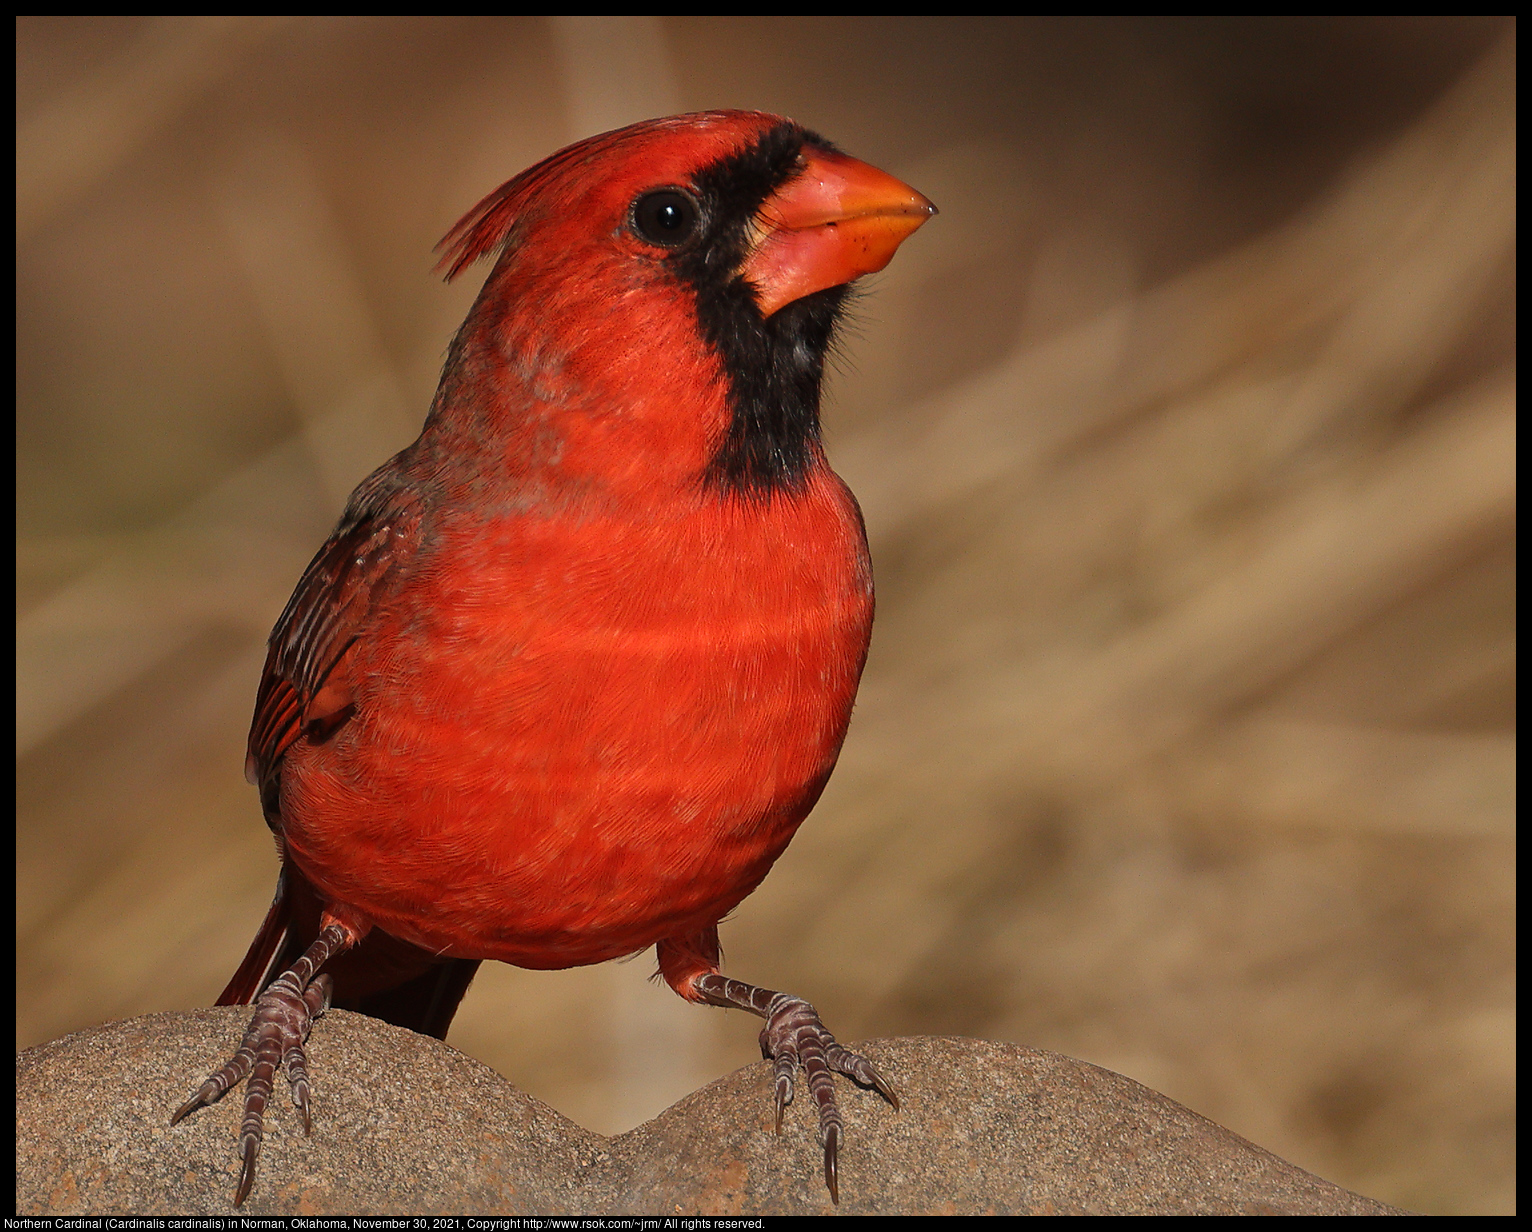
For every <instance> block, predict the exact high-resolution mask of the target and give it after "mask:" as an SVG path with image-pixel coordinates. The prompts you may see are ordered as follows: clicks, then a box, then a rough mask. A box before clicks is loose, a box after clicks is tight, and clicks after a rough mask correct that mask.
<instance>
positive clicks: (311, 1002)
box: [170, 925, 340, 1206]
mask: <svg viewBox="0 0 1532 1232" xmlns="http://www.w3.org/2000/svg"><path fill="white" fill-rule="evenodd" d="M332 931H333V932H335V933H336V934H337V935H336V936H333V937H332V936H331V935H330V934H331V932H332ZM339 933H340V930H339V929H338V928H337V927H335V926H333V925H332V926H331V927H330V928H327V929H326V930H325V931H324V932H323V933H321V934H320V938H319V940H318V941H316V942H315V943H314V944H313V945H312V946H311V947H309V949H308V950H307V951H306V952H305V953H304V955H303V957H302V958H300V959H299V960H298V961H297V962H295V963H294V964H293V965H292V966H291V967H289V968H288V969H287V970H286V971H284V972H283V973H282V974H281V975H280V976H279V977H277V979H276V980H275V981H274V982H273V983H272V984H271V985H269V986H268V987H267V989H266V991H265V992H263V993H262V994H261V995H260V997H259V998H258V999H257V1001H256V1003H255V1014H254V1015H253V1016H252V1017H251V1019H250V1026H249V1027H248V1028H247V1029H246V1031H245V1037H244V1039H242V1040H241V1041H240V1044H239V1048H238V1050H237V1051H236V1052H235V1053H234V1056H233V1057H231V1058H230V1060H229V1062H228V1064H227V1065H225V1066H224V1067H223V1068H222V1069H220V1070H218V1071H217V1072H216V1073H213V1074H210V1075H209V1076H208V1078H207V1080H206V1081H205V1082H203V1084H202V1085H201V1086H200V1087H198V1088H197V1090H196V1091H195V1092H193V1094H192V1097H191V1098H190V1099H189V1100H187V1101H186V1102H185V1103H184V1104H182V1105H181V1106H180V1108H178V1109H177V1110H176V1114H175V1115H174V1116H173V1117H171V1118H170V1123H171V1124H172V1125H175V1124H177V1123H178V1122H179V1121H181V1120H183V1119H184V1118H185V1117H188V1116H190V1115H191V1114H192V1113H193V1112H195V1111H196V1110H197V1109H198V1108H201V1107H203V1106H204V1105H205V1104H212V1103H216V1102H217V1101H218V1100H220V1099H222V1098H223V1097H224V1095H226V1094H227V1093H228V1092H229V1091H230V1090H231V1089H232V1088H234V1087H236V1086H238V1085H239V1084H240V1083H241V1082H242V1081H244V1080H245V1079H246V1078H247V1077H248V1078H249V1082H248V1083H247V1084H246V1086H245V1116H244V1120H243V1121H241V1122H240V1127H239V1155H240V1169H239V1185H238V1188H236V1189H235V1191H234V1205H235V1206H239V1205H240V1204H241V1203H242V1202H244V1200H245V1198H246V1197H247V1196H248V1195H249V1193H250V1186H251V1185H253V1184H254V1183H255V1161H256V1159H257V1157H258V1156H259V1155H260V1153H261V1138H262V1136H263V1134H264V1130H265V1117H266V1105H267V1103H268V1102H269V1101H270V1099H271V1092H272V1087H273V1085H274V1083H275V1080H276V1073H277V1066H278V1065H281V1066H282V1067H283V1068H284V1069H285V1070H286V1073H287V1081H288V1085H289V1086H290V1087H291V1088H292V1093H293V1103H294V1104H295V1105H296V1106H297V1108H298V1113H299V1115H300V1116H302V1118H303V1132H304V1133H305V1134H307V1133H308V1132H309V1129H310V1127H311V1126H312V1124H313V1120H312V1117H311V1115H310V1111H309V1071H308V1054H307V1052H306V1051H305V1050H304V1044H305V1043H306V1042H307V1041H308V1037H309V1031H310V1030H311V1029H312V1028H313V1025H314V1021H315V1019H317V1018H319V1017H320V1016H321V1015H323V1014H324V1012H325V1010H327V1009H329V1008H330V992H331V989H332V987H333V982H332V981H331V979H330V977H329V976H328V975H321V976H317V977H316V976H315V975H314V972H315V971H316V970H317V969H318V967H319V966H320V965H321V964H322V963H323V962H324V960H325V959H326V958H328V957H329V956H330V953H331V952H332V951H333V950H334V949H335V948H336V945H335V943H336V942H337V941H339V940H340V936H339V935H338V934H339Z"/></svg>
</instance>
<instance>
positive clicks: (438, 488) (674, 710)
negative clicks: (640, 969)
mask: <svg viewBox="0 0 1532 1232" xmlns="http://www.w3.org/2000/svg"><path fill="white" fill-rule="evenodd" d="M935 212H936V211H935V207H934V206H932V205H931V203H930V202H929V201H927V200H926V199H925V198H924V197H922V196H921V195H920V194H919V193H917V192H915V191H914V190H913V189H911V188H909V187H908V186H906V185H904V184H901V183H900V182H899V181H898V180H895V179H893V178H892V177H891V176H888V175H886V174H884V173H883V172H881V171H878V170H875V169H874V168H872V167H869V166H867V165H866V164H865V163H860V162H857V161H856V160H854V159H851V158H848V157H847V156H846V155H844V154H842V153H840V152H839V151H838V150H836V149H835V147H834V146H832V145H831V144H830V143H829V142H828V141H826V140H825V139H824V138H822V137H819V136H817V135H816V134H814V133H812V132H809V131H808V130H806V129H804V128H802V127H800V126H799V125H797V124H795V123H793V122H792V121H790V120H785V119H782V118H781V117H778V116H772V115H765V114H761V113H758V112H742V111H718V112H706V113H702V114H697V115H686V116H675V117H671V118H669V119H662V120H652V121H649V122H646V123H643V124H635V125H633V126H632V127H630V128H624V129H620V130H618V131H616V132H611V133H605V134H603V135H601V136H598V137H592V138H590V139H588V140H586V141H581V142H579V143H578V144H576V145H572V146H570V147H568V148H567V149H564V150H561V151H559V152H558V153H556V154H554V155H552V156H551V157H550V158H547V159H545V160H544V161H542V162H540V163H538V164H537V165H536V166H534V167H532V168H530V169H529V170H527V171H524V172H522V174H520V175H519V176H517V177H516V178H515V179H513V180H511V181H510V182H509V183H507V184H505V185H504V186H503V187H501V188H500V189H498V190H497V191H496V192H494V193H492V194H491V195H490V196H488V197H486V198H485V199H484V200H483V201H482V202H480V203H479V204H478V206H476V207H475V208H474V209H473V211H472V212H471V213H469V214H468V216H467V217H466V218H464V219H463V220H462V221H461V222H460V223H458V225H457V226H456V227H454V228H453V230H452V231H451V232H450V233H449V234H448V236H447V238H446V239H445V240H444V241H443V245H444V246H445V247H446V253H445V256H444V257H443V262H442V264H443V266H445V267H447V268H448V276H449V277H451V276H454V275H456V274H457V273H459V272H460V271H461V270H462V269H463V268H464V267H465V266H467V265H469V264H471V263H472V262H474V261H476V260H478V259H479V258H480V257H483V256H486V255H488V254H490V253H498V258H497V260H496V262H495V266H494V269H493V271H492V272H491V273H490V275H489V279H488V281H486V283H485V284H484V289H483V290H482V291H481V292H480V294H479V298H478V300H477V301H476V302H475V303H474V306H473V309H472V311H470V312H469V314H468V319H467V321H466V322H464V324H463V327H462V329H460V330H459V331H458V334H457V337H456V338H455V339H454V340H453V343H452V346H451V349H450V351H449V353H448V357H447V361H446V365H445V368H444V370H443V375H442V381H441V387H440V389H439V390H438V391H437V394H436V398H435V400H434V402H433V403H432V406H431V412H430V415H429V416H428V417H427V419H426V423H425V427H424V429H423V430H422V431H421V434H420V438H419V439H418V440H417V441H415V443H414V444H412V445H411V446H409V448H407V449H405V450H404V451H402V452H401V453H399V454H397V455H395V456H394V457H393V458H391V459H390V460H389V461H388V462H386V463H384V465H383V466H381V467H380V468H379V469H378V470H376V471H375V472H373V474H372V475H370V476H369V477H368V478H367V479H366V480H365V481H364V482H363V483H362V485H361V486H360V487H359V488H357V490H356V492H355V493H354V494H353V495H352V497H351V500H350V502H349V503H348V505H347V506H346V510H345V513H344V515H343V516H342V517H341V520H340V524H339V526H337V527H336V529H335V533H334V534H333V535H331V536H330V539H329V541H328V542H327V543H326V544H325V545H324V547H323V548H321V549H320V551H319V554H318V555H317V556H315V558H314V560H313V562H312V563H311V564H310V565H309V567H308V569H307V570H306V571H305V572H304V574H303V577H302V578H301V579H300V580H299V582H298V588H297V590H296V591H295V593H294V594H293V597H292V600H291V601H290V602H289V603H288V605H287V609H286V611H284V612H283V613H282V616H281V618H280V619H279V620H278V621H277V625H276V628H275V630H274V631H273V632H272V635H271V643H270V651H269V653H268V655H267V658H266V666H265V671H264V673H263V675H262V678H261V683H260V689H259V692H258V694H257V697H256V707H255V720H254V723H253V725H252V727H251V731H250V745H249V757H248V760H247V763H246V768H247V775H248V777H249V778H250V779H251V781H252V782H254V783H255V784H257V785H258V786H259V788H260V794H261V804H262V807H263V809H264V811H265V815H266V821H267V823H268V824H269V825H270V826H271V828H272V830H273V831H274V833H275V835H276V839H277V846H278V849H279V851H280V854H281V858H282V872H281V875H280V876H279V878H278V881H277V893H276V898H275V901H274V902H273V903H272V906H271V910H270V912H269V914H268V915H267V917H266V921H265V923H264V924H263V925H262V927H261V930H260V932H259V934H258V935H257V936H256V939H255V941H254V943H253V944H252V945H251V947H250V952H249V954H248V955H247V956H246V958H245V961H244V963H243V964H242V965H241V966H240V969H239V971H238V972H237V973H236V974H235V976H234V978H233V980H232V981H231V982H230V984H229V986H228V988H226V989H225V990H224V993H223V995H222V996H221V997H220V998H219V1001H218V1004H220V1005H243V1004H248V1003H250V1002H252V1001H254V1003H255V1006H256V1009H255V1015H254V1017H253V1018H252V1020H251V1023H250V1028H249V1030H248V1031H247V1032H246V1034H245V1037H244V1040H243V1042H242V1043H241V1044H240V1047H239V1050H238V1052H237V1053H236V1054H235V1056H234V1058H233V1059H232V1060H231V1061H230V1062H229V1063H228V1064H227V1065H226V1066H224V1067H223V1068H222V1069H221V1070H219V1071H218V1072H217V1073H215V1074H214V1075H212V1076H211V1077H210V1078H208V1079H207V1080H206V1081H205V1082H204V1083H203V1084H202V1086H201V1087H200V1088H199V1089H198V1091H197V1092H196V1093H195V1094H194V1095H193V1096H192V1098H191V1099H190V1100H188V1101H187V1103H186V1104H185V1105H184V1106H183V1107H182V1108H181V1109H180V1110H179V1111H178V1112H177V1113H176V1115H175V1117H174V1121H179V1120H180V1119H181V1118H182V1117H184V1116H186V1115H187V1114H188V1113H190V1112H192V1111H193V1110H194V1109H196V1108H198V1107H200V1106H202V1105H204V1104H207V1103H211V1102H212V1101H214V1100H216V1099H218V1098H219V1097H221V1096H222V1095H223V1094H224V1093H225V1092H226V1091H228V1090H229V1089H230V1088H231V1087H232V1086H234V1085H235V1084H237V1083H238V1082H240V1081H241V1080H242V1079H244V1078H245V1077H247V1076H248V1077H249V1084H248V1086H247V1088H246V1094H245V1116H244V1121H243V1124H242V1127H241V1131H240V1155H241V1158H242V1164H241V1170H240V1179H239V1187H238V1190H237V1192H236V1194H235V1199H234V1200H235V1202H236V1204H237V1203H240V1202H242V1201H243V1200H244V1198H245V1196H246V1195H247V1194H248V1193H249V1191H250V1186H251V1184H252V1182H253V1181H254V1178H255V1165H256V1158H257V1155H258V1154H259V1152H260V1146H261V1134H262V1119H263V1113H264V1111H265V1107H266V1103H267V1100H268V1099H269V1097H270V1095H271V1093H272V1087H273V1082H274V1079H275V1075H276V1070H277V1068H278V1066H279V1064H280V1065H283V1066H285V1069H286V1073H287V1078H288V1080H289V1082H290V1084H291V1086H292V1093H293V1100H294V1102H295V1103H296V1105H297V1106H298V1109H299V1111H300V1113H301V1115H302V1117H303V1122H304V1127H305V1129H307V1128H308V1125H309V1119H310V1118H309V1084H308V1075H307V1067H306V1062H305V1056H304V1050H303V1045H304V1042H305V1041H306V1039H307V1038H308V1033H309V1029H310V1026H311V1025H312V1023H313V1020H314V1019H316V1018H317V1017H319V1016H320V1015H321V1014H322V1013H323V1012H324V1010H325V1009H326V1007H327V1006H328V1005H330V1004H332V1003H333V1004H335V1005H339V1006H342V1007H345V1008H348V1009H355V1010H358V1011H360V1012H363V1013H367V1014H372V1015H374V1016H376V1017H379V1018H383V1019H385V1020H387V1021H390V1022H394V1023H398V1024H401V1025H404V1026H408V1027H410V1028H413V1029H414V1030H417V1031H421V1032H425V1033H428V1034H431V1035H434V1036H437V1037H438V1038H444V1037H445V1035H446V1032H447V1028H448V1026H449V1024H450V1023H451V1021H452V1016H453V1014H454V1013H455V1012H456V1009H457V1006H458V1003H459V1002H460V1001H461V999H462V997H463V994H464V993H465V992H466V991H467V988H468V984H469V981H470V980H471V979H472V978H473V974H474V971H475V970H476V968H477V967H478V964H479V963H480V962H481V961H482V960H484V959H498V960H500V961H501V962H508V963H513V964H515V965H516V966H520V967H533V968H564V967H574V966H580V965H583V964H586V963H598V962H604V961H605V960H607V959H609V958H619V957H622V956H623V955H627V954H633V953H635V952H637V951H639V950H642V949H644V948H645V947H646V946H650V945H656V944H657V945H658V951H659V969H660V973H661V974H662V975H663V976H664V978H665V980H666V982H667V983H669V985H670V986H671V987H672V988H673V989H675V991H676V992H677V993H679V994H680V995H681V996H683V997H685V998H686V999H687V1000H688V1001H695V1002H697V1003H699V1004H707V1005H720V1006H735V1007H738V1008H740V1009H746V1010H749V1011H751V1012H752V1013H755V1014H758V1015H760V1016H761V1017H762V1018H764V1019H765V1020H766V1025H765V1027H764V1028H763V1029H762V1032H761V1048H762V1051H763V1053H764V1054H765V1055H766V1056H768V1057H771V1058H773V1059H774V1060H775V1062H776V1105H777V1127H778V1130H779V1131H780V1129H781V1122H782V1110H783V1108H784V1107H785V1106H786V1104H787V1103H788V1102H789V1101H790V1100H791V1099H792V1095H793V1079H794V1074H795V1072H796V1070H797V1069H798V1068H799V1067H802V1069H803V1072H804V1076H805V1080H806V1082H807V1084H808V1089H809V1091H810V1092H811V1094H812V1095H813V1097H814V1099H815V1101H816V1103H817V1105H818V1109H819V1124H820V1141H821V1144H822V1146H823V1150H824V1166H825V1180H826V1183H827V1185H828V1186H829V1189H830V1195H831V1197H832V1198H837V1197H838V1194H837V1181H836V1157H837V1153H838V1151H839V1147H840V1144H841V1140H842V1135H843V1132H844V1130H843V1124H842V1120H841V1115H840V1111H839V1109H838V1108H837V1107H836V1102H835V1090H834V1082H833V1079H832V1077H831V1075H832V1074H834V1073H840V1074H845V1075H847V1076H848V1077H850V1078H851V1079H852V1080H853V1081H854V1082H857V1083H859V1084H861V1085H863V1086H865V1087H871V1088H873V1089H876V1090H877V1091H879V1092H880V1093H881V1094H882V1095H884V1096H885V1097H886V1098H887V1099H888V1100H889V1101H890V1102H891V1103H893V1104H894V1105H895V1106H896V1107H897V1106H898V1101H897V1098H896V1097H895V1095H894V1092H893V1089H892V1088H891V1087H890V1086H889V1085H888V1083H887V1082H886V1081H884V1079H883V1078H882V1077H881V1076H880V1075H879V1074H878V1073H877V1071H876V1070H875V1069H874V1068H873V1067H872V1065H871V1064H870V1063H869V1062H868V1061H867V1060H866V1059H865V1058H863V1057H860V1056H858V1055H856V1054H855V1053H853V1052H850V1051H848V1050H847V1049H845V1048H843V1047H841V1046H840V1045H839V1044H837V1043H836V1042H835V1038H834V1037H833V1036H832V1035H831V1034H830V1032H829V1031H827V1030H826V1029H825V1027H824V1025H823V1024H822V1023H821V1022H820V1020H819V1015H818V1014H817V1013H816V1012H815V1010H814V1007H813V1006H812V1005H810V1004H809V1003H808V1002H807V1001H804V1000H803V999H802V998H800V997H794V996H790V995H788V994H786V993H780V992H773V991H771V990H769V989H765V988H758V987H755V986H754V985H751V984H744V983H741V982H740V981H738V980H733V979H728V978H726V977H725V976H723V975H721V974H720V973H719V970H718V966H719V948H718V922H719V921H720V920H721V919H723V917H724V916H725V915H727V914H728V913H729V912H730V911H732V910H733V909H734V908H735V907H736V906H737V905H738V904H739V902H740V901H741V900H742V899H743V898H744V897H745V896H746V895H748V894H749V893H750V892H751V891H752V890H754V889H755V887H756V886H758V885H759V884H760V883H761V880H762V878H764V877H765V876H766V873H767V871H768V870H769V869H770V868H771V866H772V864H773V862H774V861H775V860H776V859H777V857H778V856H780V855H781V854H782V852H783V850H784V849H785V848H786V847H787V844H788V843H789V842H790V841H791V839H792V837H793V833H794V832H795V831H796V830H797V828H798V825H799V823H801V822H802V821H803V819H804V817H805V816H806V815H807V814H808V812H809V810H810V809H811V808H812V807H813V805H814V803H815V801H816V800H817V799H818V798H819V794H820V792H821V791H822V790H823V788H824V785H825V781H826V779H827V778H828V777H829V775H830V771H831V769H832V768H833V767H834V765H835V760H836V757H837V756H838V755H839V752H840V747H841V741H842V740H843V738H844V737H845V734H846V724H847V722H848V721H849V719H850V716H851V706H852V702H853V700H854V699H855V697H856V690H857V682H858V679H859V678H860V676H861V672H862V664H863V662H864V660H865V658H866V654H867V642H868V637H869V634H870V631H871V626H872V571H871V563H870V560H869V557H868V551H867V540H866V535H865V532H864V530H863V526H862V518H861V513H860V511H859V510H858V508H857V504H856V501H855V499H854V498H853V497H852V495H851V492H850V491H849V490H848V489H847V487H846V485H845V484H844V483H842V482H841V480H840V479H839V478H838V477H837V476H836V475H835V473H834V472H833V471H831V469H830V467H829V464H828V463H827V462H826V461H825V456H824V451H823V449H822V448H821V446H820V440H819V396H820V381H821V377H822V374H823V370H824V360H825V354H826V351H827V349H828V348H829V346H830V344H831V340H832V337H833V335H834V331H835V326H836V322H837V320H838V319H839V317H840V316H841V313H842V309H843V307H844V305H845V302H846V297H847V294H848V285H847V284H849V283H850V282H851V281H852V280H853V279H855V278H857V277H859V276H860V275H862V274H866V273H870V272H872V271H874V270H879V269H882V268H883V267H884V266H885V265H886V264H887V263H888V261H889V259H890V258H891V257H892V256H893V254H894V251H895V249H897V248H898V246H899V245H900V243H902V242H903V241H904V240H905V239H906V238H907V237H908V236H909V235H910V234H911V233H913V232H914V231H915V229H916V228H917V227H919V226H920V225H921V224H922V223H923V222H925V221H926V220H927V219H928V218H929V217H930V216H931V215H932V214H934V213H935ZM321 969H323V974H320V972H321ZM174 1121H173V1122H172V1123H174Z"/></svg>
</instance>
